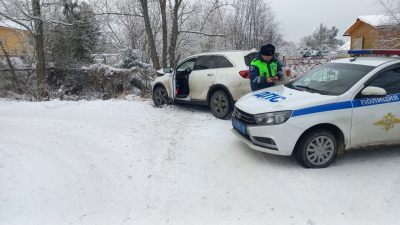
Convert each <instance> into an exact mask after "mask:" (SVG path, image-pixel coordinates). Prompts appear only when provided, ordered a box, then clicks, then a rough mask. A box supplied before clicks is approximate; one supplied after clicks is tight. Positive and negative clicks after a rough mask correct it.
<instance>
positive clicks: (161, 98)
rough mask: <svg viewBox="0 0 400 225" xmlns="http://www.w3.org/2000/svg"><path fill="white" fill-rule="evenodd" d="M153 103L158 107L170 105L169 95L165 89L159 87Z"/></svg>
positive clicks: (154, 93) (154, 94)
mask: <svg viewBox="0 0 400 225" xmlns="http://www.w3.org/2000/svg"><path fill="white" fill-rule="evenodd" d="M153 102H154V104H155V105H156V106H160V105H164V104H168V103H169V98H168V93H167V90H165V88H164V87H157V88H156V89H154V92H153Z"/></svg>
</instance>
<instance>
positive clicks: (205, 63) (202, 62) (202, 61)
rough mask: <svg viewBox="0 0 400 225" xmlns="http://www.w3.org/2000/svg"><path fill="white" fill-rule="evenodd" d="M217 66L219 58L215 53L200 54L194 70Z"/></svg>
mask: <svg viewBox="0 0 400 225" xmlns="http://www.w3.org/2000/svg"><path fill="white" fill-rule="evenodd" d="M215 68H217V60H216V57H215V56H214V55H210V56H199V57H198V58H197V60H196V62H195V63H194V67H193V70H207V69H215Z"/></svg>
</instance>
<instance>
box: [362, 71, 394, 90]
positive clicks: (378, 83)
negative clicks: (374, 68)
mask: <svg viewBox="0 0 400 225" xmlns="http://www.w3.org/2000/svg"><path fill="white" fill-rule="evenodd" d="M367 86H374V87H380V88H383V89H385V90H386V93H387V94H388V95H392V94H399V93H400V67H397V68H394V69H391V70H388V71H384V72H383V73H381V74H379V76H378V77H375V78H374V79H373V80H372V81H371V82H369V83H368V84H367Z"/></svg>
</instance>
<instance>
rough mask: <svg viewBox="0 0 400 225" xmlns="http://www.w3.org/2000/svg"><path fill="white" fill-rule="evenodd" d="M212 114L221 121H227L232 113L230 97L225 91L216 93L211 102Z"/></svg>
mask: <svg viewBox="0 0 400 225" xmlns="http://www.w3.org/2000/svg"><path fill="white" fill-rule="evenodd" d="M210 108H211V112H212V114H213V115H214V116H215V117H217V118H219V119H226V118H227V117H228V116H229V114H230V112H231V105H230V101H229V97H228V95H227V94H226V93H225V92H224V91H216V92H215V93H214V94H213V95H212V97H211V100H210Z"/></svg>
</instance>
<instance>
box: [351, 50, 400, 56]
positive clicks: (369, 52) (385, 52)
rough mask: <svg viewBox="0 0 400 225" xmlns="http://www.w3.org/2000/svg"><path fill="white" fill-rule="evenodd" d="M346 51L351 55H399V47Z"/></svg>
mask: <svg viewBox="0 0 400 225" xmlns="http://www.w3.org/2000/svg"><path fill="white" fill-rule="evenodd" d="M348 53H349V54H353V55H372V54H375V55H400V49H362V50H349V51H348Z"/></svg>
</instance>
